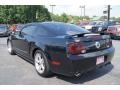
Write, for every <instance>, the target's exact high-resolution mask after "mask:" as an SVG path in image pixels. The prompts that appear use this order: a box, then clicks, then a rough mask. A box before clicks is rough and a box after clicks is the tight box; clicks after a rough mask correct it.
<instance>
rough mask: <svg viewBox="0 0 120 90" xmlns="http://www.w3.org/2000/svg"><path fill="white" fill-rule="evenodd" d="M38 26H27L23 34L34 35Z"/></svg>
mask: <svg viewBox="0 0 120 90" xmlns="http://www.w3.org/2000/svg"><path fill="white" fill-rule="evenodd" d="M35 29H36V26H26V27H24V28H23V29H22V31H21V32H22V34H24V35H33V33H34V32H35Z"/></svg>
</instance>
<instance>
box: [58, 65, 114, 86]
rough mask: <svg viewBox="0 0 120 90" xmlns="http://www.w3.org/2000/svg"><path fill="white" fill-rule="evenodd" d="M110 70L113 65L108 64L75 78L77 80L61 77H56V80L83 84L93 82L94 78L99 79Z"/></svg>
mask: <svg viewBox="0 0 120 90" xmlns="http://www.w3.org/2000/svg"><path fill="white" fill-rule="evenodd" d="M112 69H113V65H112V64H110V65H107V66H106V67H103V68H98V69H96V70H93V71H90V72H87V73H85V74H83V75H82V76H80V77H77V78H70V77H65V76H62V75H57V76H56V78H58V79H62V80H64V81H67V82H70V83H73V84H83V83H84V82H88V81H91V80H94V79H96V78H99V77H101V76H103V75H105V74H107V73H109V72H110V71H111V70H112Z"/></svg>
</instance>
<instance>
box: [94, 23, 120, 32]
mask: <svg viewBox="0 0 120 90" xmlns="http://www.w3.org/2000/svg"><path fill="white" fill-rule="evenodd" d="M117 24H120V21H104V22H103V23H101V24H100V25H96V26H94V27H92V32H93V33H100V34H106V31H107V28H108V27H109V26H112V25H117Z"/></svg>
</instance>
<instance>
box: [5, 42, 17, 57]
mask: <svg viewBox="0 0 120 90" xmlns="http://www.w3.org/2000/svg"><path fill="white" fill-rule="evenodd" d="M7 48H8V52H9V54H11V55H15V52H14V50H13V46H12V43H11V41H10V40H8V41H7ZM10 48H11V49H10Z"/></svg>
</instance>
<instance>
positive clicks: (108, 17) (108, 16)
mask: <svg viewBox="0 0 120 90" xmlns="http://www.w3.org/2000/svg"><path fill="white" fill-rule="evenodd" d="M107 11H108V13H107V14H108V15H107V21H109V20H110V5H108V10H107Z"/></svg>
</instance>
